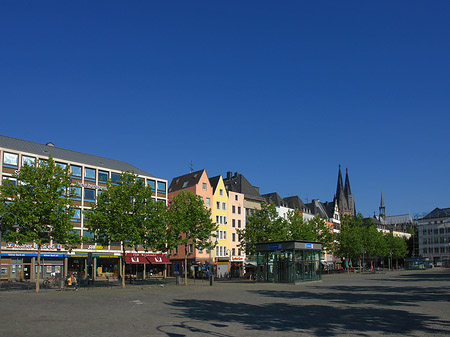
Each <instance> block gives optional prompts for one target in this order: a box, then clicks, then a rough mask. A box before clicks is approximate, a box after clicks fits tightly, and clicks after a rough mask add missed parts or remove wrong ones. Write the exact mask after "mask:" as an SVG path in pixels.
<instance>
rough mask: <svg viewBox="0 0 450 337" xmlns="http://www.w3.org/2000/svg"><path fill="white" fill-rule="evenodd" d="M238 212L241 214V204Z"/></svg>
mask: <svg viewBox="0 0 450 337" xmlns="http://www.w3.org/2000/svg"><path fill="white" fill-rule="evenodd" d="M238 214H241V206H239V207H238Z"/></svg>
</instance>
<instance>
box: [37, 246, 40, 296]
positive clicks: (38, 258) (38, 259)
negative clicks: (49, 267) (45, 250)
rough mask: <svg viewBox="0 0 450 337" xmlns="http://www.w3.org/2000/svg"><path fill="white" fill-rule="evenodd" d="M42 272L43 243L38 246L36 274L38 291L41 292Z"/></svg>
mask: <svg viewBox="0 0 450 337" xmlns="http://www.w3.org/2000/svg"><path fill="white" fill-rule="evenodd" d="M40 274H41V245H39V246H38V251H37V275H36V292H37V293H38V292H39V277H40Z"/></svg>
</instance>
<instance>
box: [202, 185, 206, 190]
mask: <svg viewBox="0 0 450 337" xmlns="http://www.w3.org/2000/svg"><path fill="white" fill-rule="evenodd" d="M202 189H203V191H206V183H203V184H202Z"/></svg>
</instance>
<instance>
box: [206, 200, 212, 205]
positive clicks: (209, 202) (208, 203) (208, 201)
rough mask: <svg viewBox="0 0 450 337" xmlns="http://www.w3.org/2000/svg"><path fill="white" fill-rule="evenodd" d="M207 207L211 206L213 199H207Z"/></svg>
mask: <svg viewBox="0 0 450 337" xmlns="http://www.w3.org/2000/svg"><path fill="white" fill-rule="evenodd" d="M206 206H211V199H210V198H206Z"/></svg>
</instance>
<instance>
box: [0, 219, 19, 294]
mask: <svg viewBox="0 0 450 337" xmlns="http://www.w3.org/2000/svg"><path fill="white" fill-rule="evenodd" d="M5 214H11V215H12V216H13V217H14V225H13V226H12V228H19V225H17V217H16V216H15V215H14V214H13V213H11V212H5V213H2V215H0V287H1V285H2V282H1V277H2V276H1V275H2V272H3V270H2V222H3V216H4V215H5Z"/></svg>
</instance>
